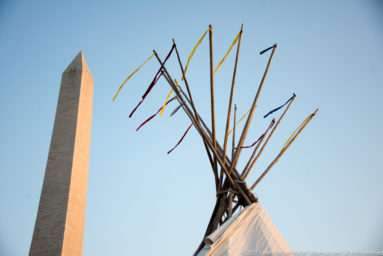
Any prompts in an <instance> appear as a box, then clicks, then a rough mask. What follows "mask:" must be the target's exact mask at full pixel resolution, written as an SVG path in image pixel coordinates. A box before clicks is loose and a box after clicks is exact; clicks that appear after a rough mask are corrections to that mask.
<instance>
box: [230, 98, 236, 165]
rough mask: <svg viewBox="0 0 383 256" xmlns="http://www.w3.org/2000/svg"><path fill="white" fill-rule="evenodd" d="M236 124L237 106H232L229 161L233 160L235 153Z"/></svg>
mask: <svg viewBox="0 0 383 256" xmlns="http://www.w3.org/2000/svg"><path fill="white" fill-rule="evenodd" d="M236 122H237V104H235V105H234V119H233V141H232V143H231V159H233V158H234V153H235V124H236Z"/></svg>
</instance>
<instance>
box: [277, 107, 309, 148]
mask: <svg viewBox="0 0 383 256" xmlns="http://www.w3.org/2000/svg"><path fill="white" fill-rule="evenodd" d="M313 116H315V114H311V115H309V116H308V117H307V118H306V119H305V120H304V121H303V122H302V123H301V125H299V126H298V128H297V129H295V131H294V132H293V134H291V136H290V138H289V139H288V140H287V141H286V143H285V145H283V147H282V149H281V152H282V151H283V150H284V149H285V147H286V146H287V144H289V143H290V141H291V139H292V138H293V137H294V136H295V134H296V133H297V132H298V130H299V129H301V128H302V126H303V125H305V123H306V122H308V121H309V120H310V119H311V118H312V117H313Z"/></svg>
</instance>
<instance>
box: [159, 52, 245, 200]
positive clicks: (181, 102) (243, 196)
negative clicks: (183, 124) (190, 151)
mask: <svg viewBox="0 0 383 256" xmlns="http://www.w3.org/2000/svg"><path fill="white" fill-rule="evenodd" d="M153 52H154V54H155V56H156V58H157V60H158V62H159V63H160V65H161V68H162V69H163V70H164V72H165V73H166V75H167V76H168V77H169V79H170V83H169V85H170V86H171V87H172V89H173V91H174V92H175V93H176V94H177V100H178V101H179V103H180V104H181V105H182V108H183V109H184V111H185V113H186V114H187V115H188V117H189V118H190V120H191V121H192V123H193V125H194V126H195V128H196V129H197V131H198V132H199V133H200V135H201V136H202V137H203V138H204V139H205V140H206V142H207V144H208V146H209V148H210V150H211V151H212V152H213V154H214V156H215V157H216V158H217V160H218V162H219V164H220V165H221V167H222V168H223V171H224V172H225V174H226V176H227V178H228V180H229V182H230V184H231V185H232V186H233V187H234V188H235V189H237V190H238V192H239V193H240V194H241V196H242V198H243V199H244V200H245V202H246V203H247V204H250V203H251V202H252V199H251V197H250V198H249V197H248V195H247V194H246V192H245V191H244V190H243V189H242V188H241V187H240V186H239V185H238V184H237V183H236V182H235V181H234V180H233V179H232V177H231V175H230V174H229V172H228V169H227V168H226V167H225V165H224V164H223V162H222V160H221V158H220V156H219V155H218V153H217V151H216V150H215V149H214V147H213V144H212V141H211V140H210V138H209V137H208V136H207V134H206V133H205V131H204V130H203V128H202V127H201V125H200V124H199V123H197V122H196V120H195V119H194V117H193V116H192V112H191V110H190V108H189V107H188V105H187V104H186V102H185V100H184V99H183V97H182V95H181V93H180V92H179V91H178V89H177V87H176V85H175V84H174V83H173V80H172V78H171V76H170V74H169V73H168V71H167V70H166V68H165V66H164V64H163V62H162V61H161V59H160V58H159V57H158V55H157V52H156V51H154V50H153Z"/></svg>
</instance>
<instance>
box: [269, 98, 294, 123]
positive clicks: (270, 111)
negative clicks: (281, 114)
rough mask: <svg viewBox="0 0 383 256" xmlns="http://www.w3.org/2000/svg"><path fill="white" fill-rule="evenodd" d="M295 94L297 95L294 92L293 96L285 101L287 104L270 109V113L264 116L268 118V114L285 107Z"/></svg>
mask: <svg viewBox="0 0 383 256" xmlns="http://www.w3.org/2000/svg"><path fill="white" fill-rule="evenodd" d="M295 96H296V95H295V93H293V96H291V98H290V99H288V100H287V101H286V102H285V104H283V105H282V106H279V107H277V108H275V109H273V110H271V111H270V112H269V113H267V114H266V115H265V116H264V117H263V118H266V117H267V116H269V115H271V114H272V113H274V112H275V111H278V110H280V109H281V108H283V107H284V106H286V104H287V103H289V102H290V101H292V100H293V98H294V97H295Z"/></svg>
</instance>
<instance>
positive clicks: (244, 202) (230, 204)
mask: <svg viewBox="0 0 383 256" xmlns="http://www.w3.org/2000/svg"><path fill="white" fill-rule="evenodd" d="M208 31H209V49H210V99H211V129H210V128H209V127H208V125H207V124H206V122H205V121H204V120H203V119H202V118H201V116H200V115H199V113H198V111H197V108H196V106H195V104H194V101H193V97H192V94H191V90H190V86H189V83H188V80H187V76H186V74H185V69H184V66H183V63H182V62H181V57H180V55H179V52H178V48H177V45H176V42H175V40H174V39H173V47H174V49H175V52H176V54H177V59H178V63H179V68H180V71H181V74H182V77H183V81H184V84H185V87H186V93H185V91H184V90H183V89H182V87H181V86H179V85H178V84H177V83H176V81H175V80H174V79H173V78H172V76H171V75H170V73H169V72H168V70H167V69H166V67H165V65H164V61H163V60H162V59H161V58H160V57H159V56H158V54H157V52H156V51H155V50H153V52H154V55H155V57H156V59H157V60H158V62H159V64H160V66H161V69H160V70H161V72H162V75H163V76H164V77H165V79H166V81H167V83H168V84H169V86H170V87H171V89H172V90H173V91H174V92H175V94H176V96H175V98H176V100H177V101H178V103H179V104H180V107H181V108H182V109H183V111H184V112H185V114H186V115H187V116H188V118H189V119H190V121H191V122H192V125H193V126H194V128H195V129H196V130H197V132H198V133H199V135H200V136H201V139H202V142H203V144H204V147H205V150H206V153H207V156H208V158H209V162H210V165H211V167H212V171H213V175H214V179H215V188H216V204H215V207H214V210H213V213H212V215H211V218H210V221H209V223H208V225H207V228H206V231H205V234H204V237H203V239H202V242H201V243H200V245H199V247H198V249H197V250H196V252H195V253H194V255H197V254H198V253H199V251H200V250H201V249H202V248H203V246H204V242H203V241H204V239H205V237H206V236H208V235H210V234H211V233H212V232H214V231H215V230H216V229H217V228H218V226H219V225H221V224H223V223H224V222H225V221H226V220H227V219H228V218H230V217H231V216H232V214H233V213H234V212H235V211H236V210H237V209H238V208H239V207H240V206H243V207H246V206H248V205H250V204H252V203H255V202H257V201H258V198H257V197H256V196H255V195H254V194H253V192H252V191H253V190H254V188H255V187H256V186H257V185H258V184H259V183H260V181H261V180H262V179H263V178H264V177H265V175H266V174H267V173H268V172H269V171H270V169H271V168H272V167H273V166H274V165H275V164H276V163H277V162H278V160H279V159H280V158H281V157H282V155H283V154H284V153H285V152H286V150H287V149H288V148H289V147H290V146H291V144H292V143H293V142H294V141H295V139H296V138H297V137H298V136H299V135H300V134H301V132H302V131H303V129H304V128H305V127H306V126H307V124H308V123H309V122H310V121H311V120H312V118H313V117H314V115H315V114H316V113H317V111H318V109H316V110H315V111H314V112H313V113H312V114H311V115H309V117H308V118H306V120H304V121H303V123H302V124H301V125H300V126H299V127H298V129H297V130H296V131H295V132H294V133H293V135H292V136H291V137H290V138H289V140H288V141H287V142H286V144H285V145H284V146H283V148H282V150H281V151H280V152H279V154H278V155H277V156H276V157H275V159H274V160H273V161H272V162H271V163H270V164H269V165H268V167H267V168H266V169H265V170H264V171H263V173H262V174H261V175H260V177H259V178H258V179H257V180H256V181H255V182H254V183H253V184H252V185H251V186H250V187H249V186H248V185H247V183H246V179H247V177H248V176H249V174H250V172H251V170H252V169H253V167H254V165H255V163H256V161H257V160H258V159H259V157H260V156H261V154H262V152H263V151H264V149H265V147H266V145H267V144H268V142H269V141H270V138H271V137H272V136H273V134H274V132H275V131H276V129H277V128H278V126H279V124H280V122H281V121H282V119H283V118H284V116H285V114H286V112H287V111H288V110H289V108H290V106H291V104H292V103H293V102H294V99H295V94H294V95H293V96H292V97H291V99H290V100H289V101H288V102H286V103H285V105H286V104H287V103H288V104H287V106H286V108H285V110H284V111H283V113H282V114H281V115H280V117H279V118H278V120H277V121H275V119H273V120H272V121H271V123H270V125H269V126H268V128H267V129H266V131H265V132H264V133H263V135H262V136H261V137H260V138H259V140H258V141H257V142H256V143H257V144H256V146H255V147H254V150H253V152H252V154H251V156H250V159H249V160H248V162H247V164H246V165H245V167H244V169H243V170H242V171H239V170H237V168H236V166H237V163H238V160H239V157H240V155H241V151H242V149H243V148H244V142H245V139H246V136H247V134H248V131H249V127H250V124H251V122H252V119H253V115H254V112H255V109H256V107H257V101H258V99H259V96H260V93H261V91H262V88H263V85H264V82H265V79H266V77H267V74H268V71H269V68H270V65H271V62H272V60H273V57H274V54H275V51H276V49H277V44H275V45H273V46H272V47H269V48H268V49H266V50H264V51H262V52H261V54H263V53H264V52H266V51H268V50H271V54H270V57H269V59H268V63H267V66H266V69H265V71H264V74H263V76H262V79H261V81H260V84H259V86H258V90H257V92H256V95H255V97H254V100H253V102H252V105H251V108H250V110H249V112H248V115H247V119H246V123H245V125H244V127H243V130H242V132H241V134H240V137H239V141H238V143H237V144H236V142H235V136H236V135H237V133H238V131H236V129H235V125H236V105H235V106H234V111H233V95H234V90H235V81H236V74H237V64H238V56H239V51H240V47H241V39H242V32H243V25H242V26H241V30H240V33H239V38H238V43H237V49H236V57H235V64H234V71H233V78H232V83H231V90H230V97H229V105H228V111H227V118H226V126H225V137H224V140H223V146H222V145H220V144H219V142H218V141H217V138H216V125H215V104H214V72H215V71H214V69H213V30H212V26H211V25H209V29H208ZM232 112H234V117H233V124H234V125H233V135H232V151H231V152H230V157H229V156H228V144H229V141H228V140H229V134H230V132H231V131H229V127H230V122H231V116H232Z"/></svg>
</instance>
